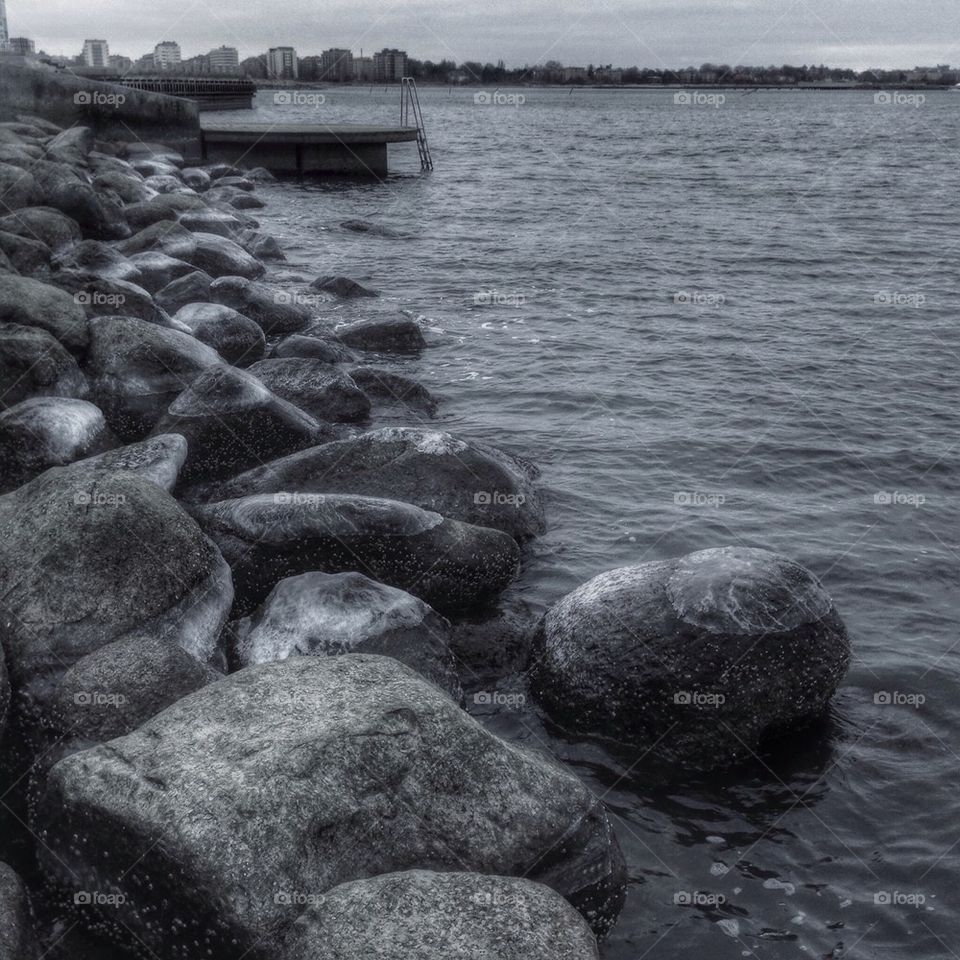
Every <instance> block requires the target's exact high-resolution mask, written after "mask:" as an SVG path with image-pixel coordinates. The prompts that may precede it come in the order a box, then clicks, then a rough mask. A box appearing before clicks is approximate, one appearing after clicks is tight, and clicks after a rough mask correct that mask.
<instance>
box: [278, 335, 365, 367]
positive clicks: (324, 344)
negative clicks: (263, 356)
mask: <svg viewBox="0 0 960 960" xmlns="http://www.w3.org/2000/svg"><path fill="white" fill-rule="evenodd" d="M271 356H272V357H274V358H276V359H293V358H299V359H303V360H320V361H322V362H323V363H347V362H349V361H351V360H355V359H356V354H355V353H354V352H353V351H352V350H350V349H349V348H348V347H345V346H344V345H343V344H342V343H338V342H337V341H336V340H324V339H322V338H321V337H312V336H303V335H300V334H294V335H293V336H290V337H287V338H286V339H284V340H281V341H280V342H279V343H278V344H277V345H276V346H275V347H274V348H273V353H272V354H271Z"/></svg>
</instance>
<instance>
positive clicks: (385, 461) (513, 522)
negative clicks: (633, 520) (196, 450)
mask: <svg viewBox="0 0 960 960" xmlns="http://www.w3.org/2000/svg"><path fill="white" fill-rule="evenodd" d="M255 371H256V368H254V371H253V372H255ZM291 490H296V491H298V492H300V493H304V494H307V493H350V494H358V495H360V496H364V497H388V498H390V499H394V500H403V501H406V502H407V503H412V504H415V505H416V506H418V507H420V508H421V509H423V510H431V511H434V512H435V513H439V514H442V515H443V516H444V517H449V518H451V519H453V520H461V521H463V522H464V523H469V524H473V525H474V526H480V527H493V528H494V529H496V530H502V531H504V532H505V533H509V534H510V535H511V536H512V537H515V538H517V539H520V540H522V539H524V538H527V537H531V536H534V535H536V534H538V533H541V532H543V529H544V514H543V506H542V504H541V502H540V498H539V495H538V493H537V490H536V488H535V486H534V485H533V483H532V481H531V479H530V476H529V474H528V473H526V472H525V470H524V468H523V466H522V464H520V463H519V462H518V461H516V460H514V459H513V458H512V457H510V456H509V455H507V454H505V453H503V452H502V451H499V450H497V449H496V448H495V447H490V446H487V445H486V444H482V443H478V442H476V441H471V442H470V443H467V442H466V441H465V440H462V439H460V438H458V437H454V436H453V435H451V434H449V433H441V432H440V431H438V430H425V429H420V428H415V427H387V428H384V429H382V430H374V431H372V432H370V433H364V434H361V435H360V436H357V437H353V438H350V439H345V440H337V441H334V442H332V443H327V444H324V445H323V446H320V447H312V448H311V449H309V450H304V451H302V452H300V453H295V454H292V455H290V456H288V457H284V458H283V459H281V460H275V461H273V462H272V463H265V464H264V465H262V466H259V465H258V466H257V467H254V468H253V469H252V470H249V471H248V472H246V473H243V474H240V475H239V476H236V477H234V478H233V479H231V480H228V481H226V482H224V483H222V484H220V485H218V486H217V487H216V488H215V489H214V490H212V491H209V492H208V496H211V497H214V498H216V499H222V500H226V499H231V498H236V497H245V496H250V495H252V494H267V493H282V492H284V491H291Z"/></svg>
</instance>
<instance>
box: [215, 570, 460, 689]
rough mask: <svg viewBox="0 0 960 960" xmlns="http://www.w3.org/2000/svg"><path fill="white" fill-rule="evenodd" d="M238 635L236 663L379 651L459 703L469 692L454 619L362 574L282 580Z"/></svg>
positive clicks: (309, 575)
mask: <svg viewBox="0 0 960 960" xmlns="http://www.w3.org/2000/svg"><path fill="white" fill-rule="evenodd" d="M233 635H234V638H235V650H234V656H235V659H236V662H237V665H238V667H249V666H252V665H254V664H259V663H273V662H274V661H276V660H286V659H287V657H293V656H311V657H333V656H341V655H342V654H345V653H374V654H380V655H382V656H385V657H393V658H394V659H395V660H399V661H400V662H401V663H405V664H406V665H407V666H408V667H410V668H411V669H412V670H416V671H417V673H419V674H420V675H421V676H424V677H426V678H427V679H428V680H430V681H432V682H433V683H435V684H436V685H437V686H438V687H440V689H441V690H445V691H446V692H447V693H449V694H450V696H452V697H453V698H454V699H455V700H458V701H460V700H462V697H463V691H462V690H461V689H460V680H459V679H458V677H457V670H456V665H455V663H454V660H453V657H452V655H451V653H450V647H449V639H450V624H449V623H448V622H447V621H446V620H445V619H444V618H443V617H441V616H440V615H439V614H438V613H437V612H436V611H435V610H433V609H431V608H430V607H429V606H427V604H425V603H424V602H423V601H422V600H419V599H417V598H416V597H414V596H412V595H411V594H409V593H405V592H404V591H403V590H397V589H396V588H394V587H388V586H386V585H385V584H383V583H377V582H376V581H375V580H371V579H370V578H369V577H365V576H364V575H363V574H362V573H335V574H328V573H305V574H303V575H302V576H299V577H288V578H287V579H286V580H281V581H280V583H278V584H277V585H276V587H274V588H273V590H272V591H271V593H270V596H269V597H267V599H266V601H265V602H264V604H263V605H262V606H261V607H260V609H259V610H257V611H256V613H255V614H253V615H252V616H250V617H245V618H244V619H242V620H239V621H238V622H237V623H236V624H234V626H233Z"/></svg>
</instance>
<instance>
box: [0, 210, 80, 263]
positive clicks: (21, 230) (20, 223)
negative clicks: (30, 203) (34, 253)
mask: <svg viewBox="0 0 960 960" xmlns="http://www.w3.org/2000/svg"><path fill="white" fill-rule="evenodd" d="M0 230H4V231H6V232H7V233H14V234H16V235H17V236H18V237H26V238H27V239H29V240H39V241H40V242H41V243H42V244H44V245H45V246H47V247H49V248H50V249H51V250H52V251H54V252H56V251H58V250H60V249H61V248H62V247H67V246H72V245H73V244H75V243H79V242H80V241H81V240H82V239H83V234H82V233H81V232H80V227H79V226H78V225H77V222H76V221H75V220H71V219H70V217H67V216H65V215H64V214H62V213H61V212H60V211H59V210H54V209H53V208H52V207H24V208H23V209H22V210H18V211H17V212H16V213H10V214H7V216H5V217H3V218H0Z"/></svg>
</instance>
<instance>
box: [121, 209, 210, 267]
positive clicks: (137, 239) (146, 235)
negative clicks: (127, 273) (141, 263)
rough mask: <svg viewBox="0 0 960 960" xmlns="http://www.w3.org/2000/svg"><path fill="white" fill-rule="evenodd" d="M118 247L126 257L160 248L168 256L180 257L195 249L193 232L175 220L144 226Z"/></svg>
mask: <svg viewBox="0 0 960 960" xmlns="http://www.w3.org/2000/svg"><path fill="white" fill-rule="evenodd" d="M128 209H129V208H128ZM117 249H118V250H119V251H120V252H121V253H122V254H123V255H124V256H126V257H132V256H133V255H134V254H135V253H146V252H147V251H150V250H159V251H161V252H163V253H165V254H167V256H170V257H177V258H180V255H181V253H189V252H192V251H193V249H194V248H193V234H192V233H190V231H189V230H187V229H185V228H184V227H181V226H180V224H179V223H176V222H175V221H172V220H169V221H160V222H158V223H152V224H150V225H149V226H146V227H143V228H142V229H141V230H138V231H137V232H136V233H135V234H134V235H133V236H132V237H130V239H129V240H124V241H122V242H121V243H118V244H117Z"/></svg>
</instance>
